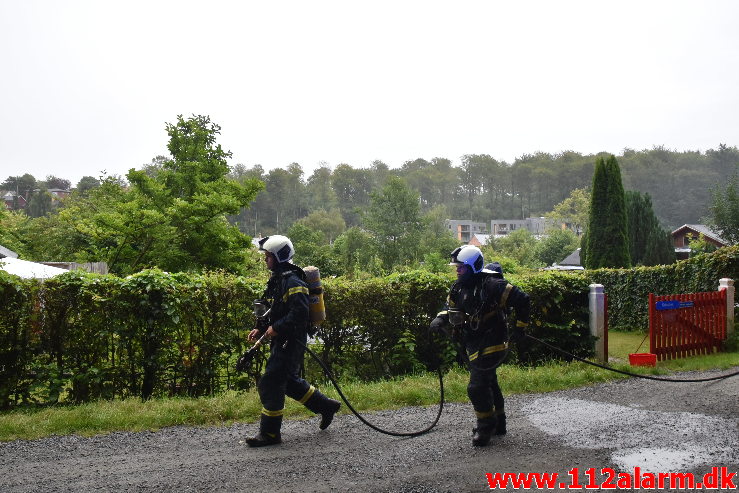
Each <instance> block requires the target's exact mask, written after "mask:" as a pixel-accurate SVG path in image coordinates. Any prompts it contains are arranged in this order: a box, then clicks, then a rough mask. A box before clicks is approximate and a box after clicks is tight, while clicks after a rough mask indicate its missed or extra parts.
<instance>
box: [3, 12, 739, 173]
mask: <svg viewBox="0 0 739 493" xmlns="http://www.w3.org/2000/svg"><path fill="white" fill-rule="evenodd" d="M737 21H739V2H735V1H732V0H702V1H700V2H697V1H681V0H677V1H675V0H669V1H651V0H650V1H645V0H641V1H630V0H627V1H619V2H600V1H592V0H588V1H567V0H563V1H551V0H546V1H516V2H510V1H508V2H499V1H475V0H472V1H462V2H448V1H443V2H442V1H433V0H430V1H429V0H425V1H414V0H403V1H398V0H395V1H383V0H375V1H372V2H356V1H313V2H306V1H292V0H283V1H280V2H264V1H259V2H257V1H225V0H212V1H208V2H204V1H197V2H196V1H182V0H178V1H163V0H148V1H136V0H132V1H126V2H109V1H81V0H66V1H65V0H23V1H20V0H0V67H2V72H0V74H2V75H0V180H4V179H5V178H7V177H8V176H11V175H19V174H23V173H31V174H33V175H34V176H35V177H36V178H37V179H43V178H45V177H46V175H49V174H53V175H56V176H59V177H63V178H67V179H69V180H71V181H72V185H73V186H74V185H75V184H76V183H77V182H78V181H79V179H80V178H81V177H82V176H85V175H89V176H95V177H97V176H99V175H100V172H101V171H103V170H105V171H106V172H107V173H108V174H109V175H114V174H118V175H125V173H126V172H127V171H128V169H130V168H138V167H140V166H141V165H143V164H145V163H149V162H150V161H151V159H152V158H154V157H155V156H156V155H158V154H166V153H167V151H166V144H167V140H168V137H167V134H166V132H165V129H164V126H165V123H166V122H175V121H176V118H177V115H178V114H182V115H184V116H190V115H192V114H203V115H209V116H210V117H211V119H212V121H214V122H215V123H217V124H219V125H220V126H221V127H222V133H221V136H220V138H219V140H218V142H219V143H220V144H221V145H222V146H223V148H224V149H226V150H231V151H232V152H233V159H232V161H231V164H236V163H243V164H244V165H246V166H252V165H254V164H261V165H262V166H263V167H264V168H265V169H266V170H269V169H272V168H275V167H284V166H287V165H288V164H290V163H291V162H297V163H299V164H300V165H301V166H302V167H303V169H304V170H305V172H306V177H307V176H309V175H310V173H311V172H312V170H313V169H315V168H316V167H317V166H318V165H319V163H321V162H325V163H327V164H328V165H330V166H332V167H333V166H336V165H337V164H340V163H348V164H350V165H352V166H354V167H366V166H368V165H369V164H370V163H371V162H372V161H373V160H376V159H379V160H382V161H383V162H385V163H386V164H388V165H389V166H390V167H393V168H394V167H398V166H400V165H402V164H403V162H405V161H408V160H412V159H416V158H419V157H421V158H425V159H432V158H434V157H445V158H449V159H451V160H452V161H453V162H454V164H458V163H459V158H460V157H461V156H462V155H464V154H482V153H484V154H490V155H491V156H493V157H494V158H496V159H499V160H504V161H507V162H509V163H510V162H512V161H513V160H515V158H516V157H519V156H521V155H523V154H526V153H534V152H536V151H544V152H551V153H557V152H562V151H565V150H574V151H578V152H582V153H594V152H598V151H608V152H612V153H620V152H621V151H622V150H623V149H624V148H632V149H636V150H641V149H649V148H652V147H653V146H655V145H662V146H665V147H667V148H669V149H673V150H700V151H705V150H707V149H711V148H714V149H715V148H717V147H718V145H719V144H721V143H725V144H728V145H732V146H733V145H737V144H739V142H738V140H739V139H737V136H738V135H739V29H737V27H736V26H737Z"/></svg>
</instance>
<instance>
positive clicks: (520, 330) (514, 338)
mask: <svg viewBox="0 0 739 493" xmlns="http://www.w3.org/2000/svg"><path fill="white" fill-rule="evenodd" d="M528 326H529V324H528V323H526V322H522V321H520V320H518V321H517V322H516V327H515V328H514V329H513V333H512V334H511V342H515V343H519V342H521V341H522V340H523V339H524V338H526V327H528Z"/></svg>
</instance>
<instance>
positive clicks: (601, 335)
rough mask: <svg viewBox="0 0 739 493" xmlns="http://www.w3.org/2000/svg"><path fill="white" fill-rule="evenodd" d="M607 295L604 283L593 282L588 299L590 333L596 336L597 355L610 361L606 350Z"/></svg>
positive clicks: (599, 358)
mask: <svg viewBox="0 0 739 493" xmlns="http://www.w3.org/2000/svg"><path fill="white" fill-rule="evenodd" d="M605 298H606V295H605V291H604V289H603V285H602V284H591V285H590V293H588V300H589V305H590V335H592V336H595V337H596V338H597V339H596V341H595V357H596V358H597V359H598V361H599V362H601V363H608V355H607V354H606V350H605V342H606V341H605V327H606V300H605Z"/></svg>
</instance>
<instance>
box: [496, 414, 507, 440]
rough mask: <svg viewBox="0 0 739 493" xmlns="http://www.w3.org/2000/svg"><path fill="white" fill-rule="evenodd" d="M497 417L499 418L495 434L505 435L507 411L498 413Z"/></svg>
mask: <svg viewBox="0 0 739 493" xmlns="http://www.w3.org/2000/svg"><path fill="white" fill-rule="evenodd" d="M496 418H497V423H496V425H495V434H496V435H505V434H506V427H505V413H502V414H498V415H497V416H496Z"/></svg>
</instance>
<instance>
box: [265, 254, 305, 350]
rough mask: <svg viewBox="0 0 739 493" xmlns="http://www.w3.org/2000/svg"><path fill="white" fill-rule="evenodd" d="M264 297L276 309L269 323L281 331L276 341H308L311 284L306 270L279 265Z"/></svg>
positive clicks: (273, 273) (271, 313)
mask: <svg viewBox="0 0 739 493" xmlns="http://www.w3.org/2000/svg"><path fill="white" fill-rule="evenodd" d="M264 298H266V299H267V301H269V302H270V304H271V306H272V310H271V311H270V314H269V323H270V325H272V328H273V329H274V330H275V331H276V332H277V337H275V338H274V339H273V341H272V342H273V343H279V342H283V341H285V340H289V339H293V338H299V339H301V340H302V339H305V334H306V332H307V330H308V325H309V324H310V313H309V308H308V285H307V284H306V282H305V273H304V272H303V269H301V268H300V267H298V266H297V265H293V264H291V263H289V262H283V263H281V264H279V265H278V267H277V269H275V271H274V272H272V276H271V277H270V278H269V281H268V282H267V289H266V290H265V292H264Z"/></svg>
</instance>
